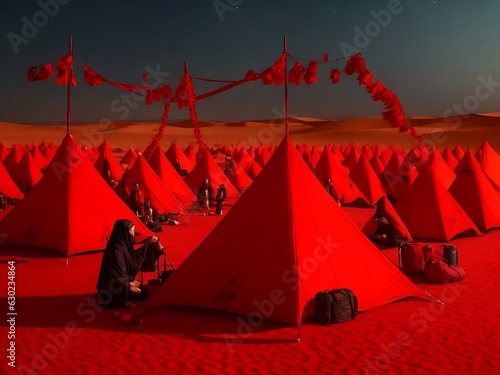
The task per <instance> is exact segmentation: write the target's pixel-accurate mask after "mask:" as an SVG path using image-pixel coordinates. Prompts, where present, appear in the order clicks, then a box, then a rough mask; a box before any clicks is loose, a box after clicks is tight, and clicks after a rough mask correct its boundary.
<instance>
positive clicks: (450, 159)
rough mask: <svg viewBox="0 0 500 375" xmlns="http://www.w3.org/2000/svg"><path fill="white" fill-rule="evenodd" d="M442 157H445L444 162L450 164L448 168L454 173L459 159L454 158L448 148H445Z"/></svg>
mask: <svg viewBox="0 0 500 375" xmlns="http://www.w3.org/2000/svg"><path fill="white" fill-rule="evenodd" d="M441 156H442V157H443V160H444V161H445V162H446V164H448V167H450V169H451V170H452V171H453V170H455V167H456V166H457V165H458V161H457V159H456V158H455V157H454V156H453V154H452V153H451V151H450V149H449V148H448V147H445V149H444V150H443V152H442V154H441Z"/></svg>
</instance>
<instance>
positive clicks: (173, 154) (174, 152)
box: [165, 142, 194, 172]
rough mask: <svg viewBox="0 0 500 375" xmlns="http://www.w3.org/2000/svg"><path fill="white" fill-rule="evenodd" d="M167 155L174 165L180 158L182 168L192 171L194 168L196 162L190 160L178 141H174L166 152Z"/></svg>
mask: <svg viewBox="0 0 500 375" xmlns="http://www.w3.org/2000/svg"><path fill="white" fill-rule="evenodd" d="M165 156H166V157H167V159H168V160H169V161H170V163H171V164H172V165H174V163H175V161H176V160H178V161H179V164H180V165H181V168H182V169H185V170H187V171H188V172H191V171H192V170H193V168H194V164H193V163H192V162H191V160H189V159H188V158H187V157H186V155H185V154H184V152H182V149H181V147H180V146H179V144H178V143H177V142H172V143H171V145H170V147H169V148H168V150H167V151H166V152H165Z"/></svg>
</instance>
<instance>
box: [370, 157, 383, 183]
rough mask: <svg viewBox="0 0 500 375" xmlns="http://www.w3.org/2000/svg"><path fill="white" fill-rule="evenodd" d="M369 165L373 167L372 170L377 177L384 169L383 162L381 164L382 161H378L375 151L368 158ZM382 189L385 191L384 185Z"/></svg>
mask: <svg viewBox="0 0 500 375" xmlns="http://www.w3.org/2000/svg"><path fill="white" fill-rule="evenodd" d="M370 166H371V167H372V168H373V171H374V172H375V174H376V175H377V176H379V177H380V175H381V174H382V172H383V171H384V168H385V166H384V164H382V162H381V161H380V159H379V157H378V156H377V154H375V153H374V154H373V156H372V157H371V159H370ZM382 186H383V185H382ZM384 191H385V192H387V190H386V189H385V187H384Z"/></svg>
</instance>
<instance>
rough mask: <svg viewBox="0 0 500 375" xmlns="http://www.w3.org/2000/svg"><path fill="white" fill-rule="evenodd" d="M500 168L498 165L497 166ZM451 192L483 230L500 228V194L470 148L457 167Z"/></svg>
mask: <svg viewBox="0 0 500 375" xmlns="http://www.w3.org/2000/svg"><path fill="white" fill-rule="evenodd" d="M497 168H498V166H497ZM455 173H456V176H457V177H456V179H455V181H454V182H453V184H452V185H451V186H450V188H449V192H450V194H451V195H452V196H453V198H455V200H456V201H457V202H458V204H460V207H462V208H463V209H464V211H465V213H466V214H467V215H468V216H469V217H470V218H471V219H472V221H473V222H474V224H476V226H477V227H478V228H479V229H480V230H481V231H486V230H488V229H492V228H500V195H499V194H498V193H497V192H496V191H495V188H494V187H493V186H492V185H491V183H490V181H489V180H488V177H487V176H486V174H485V173H484V171H483V169H482V168H481V165H480V164H479V162H478V161H477V159H476V158H475V157H474V155H473V154H472V151H471V150H470V149H468V150H467V152H466V153H465V154H464V156H463V157H462V160H460V163H459V164H458V165H457V167H456V168H455Z"/></svg>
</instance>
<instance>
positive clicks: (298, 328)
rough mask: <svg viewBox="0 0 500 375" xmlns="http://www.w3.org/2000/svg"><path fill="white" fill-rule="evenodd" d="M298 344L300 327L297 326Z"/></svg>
mask: <svg viewBox="0 0 500 375" xmlns="http://www.w3.org/2000/svg"><path fill="white" fill-rule="evenodd" d="M297 342H298V343H299V344H300V326H297Z"/></svg>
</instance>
